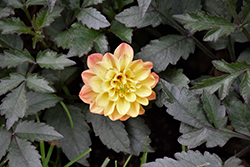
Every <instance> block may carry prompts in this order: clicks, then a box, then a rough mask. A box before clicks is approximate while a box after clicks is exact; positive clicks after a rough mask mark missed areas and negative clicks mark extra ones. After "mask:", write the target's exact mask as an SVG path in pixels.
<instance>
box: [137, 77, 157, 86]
mask: <svg viewBox="0 0 250 167" xmlns="http://www.w3.org/2000/svg"><path fill="white" fill-rule="evenodd" d="M155 82H156V79H155V77H154V76H153V75H152V74H150V75H149V76H148V77H147V78H146V79H144V80H142V81H141V82H140V83H141V84H142V85H146V86H148V87H150V88H152V86H154V85H155Z"/></svg>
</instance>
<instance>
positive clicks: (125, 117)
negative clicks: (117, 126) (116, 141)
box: [120, 115, 130, 121]
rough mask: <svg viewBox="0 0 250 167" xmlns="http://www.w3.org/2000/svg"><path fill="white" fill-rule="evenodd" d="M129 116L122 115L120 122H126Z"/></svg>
mask: <svg viewBox="0 0 250 167" xmlns="http://www.w3.org/2000/svg"><path fill="white" fill-rule="evenodd" d="M129 117H130V115H124V116H123V117H121V118H120V120H121V121H126V120H127V119H129Z"/></svg>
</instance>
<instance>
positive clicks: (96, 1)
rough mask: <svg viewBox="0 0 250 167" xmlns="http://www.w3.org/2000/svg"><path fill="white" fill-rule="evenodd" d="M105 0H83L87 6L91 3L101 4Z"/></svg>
mask: <svg viewBox="0 0 250 167" xmlns="http://www.w3.org/2000/svg"><path fill="white" fill-rule="evenodd" d="M103 1H104V0H91V1H90V0H84V1H83V4H84V6H85V7H87V6H91V5H97V4H99V3H102V2H103Z"/></svg>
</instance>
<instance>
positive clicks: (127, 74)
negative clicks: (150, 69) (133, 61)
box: [124, 68, 135, 78]
mask: <svg viewBox="0 0 250 167" xmlns="http://www.w3.org/2000/svg"><path fill="white" fill-rule="evenodd" d="M124 74H125V76H126V78H134V77H135V73H134V72H133V71H132V70H131V69H130V68H129V69H127V70H125V71H124Z"/></svg>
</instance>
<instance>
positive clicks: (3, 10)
mask: <svg viewBox="0 0 250 167" xmlns="http://www.w3.org/2000/svg"><path fill="white" fill-rule="evenodd" d="M14 14H15V12H14V9H13V8H11V7H8V6H7V7H0V19H1V18H4V17H8V16H9V15H14Z"/></svg>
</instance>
